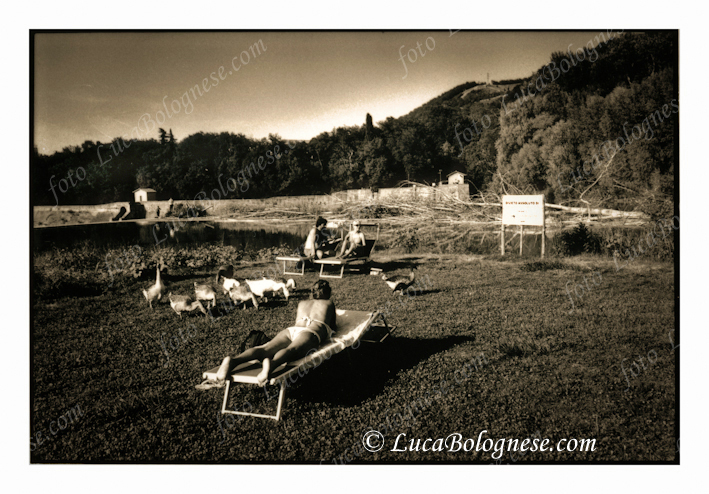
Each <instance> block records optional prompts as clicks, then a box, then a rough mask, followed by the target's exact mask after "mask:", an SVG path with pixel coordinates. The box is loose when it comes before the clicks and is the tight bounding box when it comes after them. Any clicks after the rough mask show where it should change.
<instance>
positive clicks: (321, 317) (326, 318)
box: [217, 280, 336, 386]
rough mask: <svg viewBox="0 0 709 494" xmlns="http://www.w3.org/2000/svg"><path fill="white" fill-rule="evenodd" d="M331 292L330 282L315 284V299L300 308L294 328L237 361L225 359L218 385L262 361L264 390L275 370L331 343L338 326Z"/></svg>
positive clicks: (321, 281) (313, 291)
mask: <svg viewBox="0 0 709 494" xmlns="http://www.w3.org/2000/svg"><path fill="white" fill-rule="evenodd" d="M330 292H331V289H330V284H329V283H328V282H327V281H324V280H319V281H317V282H315V284H314V285H313V287H312V288H311V297H312V299H311V300H304V301H302V302H300V303H299V304H298V311H297V313H296V320H295V325H293V326H291V327H289V328H286V329H284V330H283V331H281V332H280V333H278V334H277V335H276V336H275V338H273V339H272V340H271V341H269V342H268V343H266V344H264V345H261V346H257V347H254V348H250V349H248V350H246V351H245V352H244V353H242V354H240V355H237V356H236V357H234V358H231V357H225V358H224V360H223V361H222V365H221V367H219V371H218V372H217V382H218V383H221V382H224V380H225V379H226V378H227V376H229V375H230V374H231V371H232V370H233V369H234V368H236V367H237V366H238V365H240V364H242V363H244V362H249V361H251V360H260V361H261V362H262V364H263V370H262V371H261V372H260V373H259V374H258V376H257V379H258V384H259V386H265V385H266V383H267V382H268V379H269V377H270V373H271V370H272V369H273V370H275V369H277V368H278V367H279V366H280V365H281V364H284V363H287V362H292V361H295V360H298V359H301V358H303V357H305V356H306V355H307V354H308V352H309V351H311V350H314V349H316V348H318V347H319V346H320V345H321V344H322V343H324V342H325V341H327V340H329V339H330V337H331V336H332V333H333V330H334V328H335V323H336V320H335V304H333V303H332V301H330Z"/></svg>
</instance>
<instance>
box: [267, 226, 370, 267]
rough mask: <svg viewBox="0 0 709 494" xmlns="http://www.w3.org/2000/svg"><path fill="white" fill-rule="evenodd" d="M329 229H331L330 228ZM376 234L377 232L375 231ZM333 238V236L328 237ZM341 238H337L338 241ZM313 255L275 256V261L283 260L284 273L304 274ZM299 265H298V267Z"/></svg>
mask: <svg viewBox="0 0 709 494" xmlns="http://www.w3.org/2000/svg"><path fill="white" fill-rule="evenodd" d="M329 230H332V229H331V228H330V229H329ZM377 234H378V233H377ZM330 238H333V237H330ZM339 240H341V239H338V241H339ZM314 259H315V258H314V257H312V256H311V257H308V256H298V255H292V256H278V257H276V261H278V262H283V274H284V275H295V276H304V275H305V266H306V264H309V263H310V264H312V262H313V260H314ZM298 266H300V267H298Z"/></svg>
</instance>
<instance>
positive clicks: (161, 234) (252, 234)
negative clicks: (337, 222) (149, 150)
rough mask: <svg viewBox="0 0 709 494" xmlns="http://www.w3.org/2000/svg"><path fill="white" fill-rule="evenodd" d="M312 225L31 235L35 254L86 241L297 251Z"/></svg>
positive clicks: (51, 230) (98, 227)
mask: <svg viewBox="0 0 709 494" xmlns="http://www.w3.org/2000/svg"><path fill="white" fill-rule="evenodd" d="M312 226H313V225H312V221H291V222H284V221H277V222H273V221H259V222H252V221H248V222H247V221H228V222H212V221H209V222H208V221H189V222H187V221H186V222H183V223H178V222H125V223H123V222H120V223H101V224H86V225H73V226H56V227H46V228H34V229H33V232H32V235H33V240H34V250H35V251H43V250H47V249H52V248H71V247H72V246H75V245H77V244H82V243H85V242H90V243H93V244H95V245H96V246H97V247H120V246H126V245H135V244H139V245H141V246H145V247H149V246H151V245H152V246H155V245H179V246H188V245H194V244H204V243H209V244H217V245H233V246H235V247H237V248H239V249H243V250H259V249H263V248H268V247H275V246H281V245H285V246H287V247H289V248H292V249H295V248H296V247H298V246H299V245H300V244H302V243H303V242H304V241H305V237H307V235H308V231H309V230H310V228H312Z"/></svg>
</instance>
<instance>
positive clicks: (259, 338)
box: [239, 330, 270, 353]
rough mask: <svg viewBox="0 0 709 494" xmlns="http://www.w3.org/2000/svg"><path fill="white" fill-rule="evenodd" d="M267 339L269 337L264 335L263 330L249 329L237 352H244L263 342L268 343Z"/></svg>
mask: <svg viewBox="0 0 709 494" xmlns="http://www.w3.org/2000/svg"><path fill="white" fill-rule="evenodd" d="M269 340H270V338H269V337H268V336H266V333H264V332H263V331H257V330H254V331H251V332H250V333H249V334H248V336H247V337H246V339H244V341H242V342H241V346H240V347H239V353H244V352H245V351H246V350H248V349H249V348H253V347H255V346H261V345H263V344H264V343H268V341H269Z"/></svg>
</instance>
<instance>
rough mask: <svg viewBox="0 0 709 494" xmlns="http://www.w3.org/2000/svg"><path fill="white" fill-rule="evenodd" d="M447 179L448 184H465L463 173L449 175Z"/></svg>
mask: <svg viewBox="0 0 709 494" xmlns="http://www.w3.org/2000/svg"><path fill="white" fill-rule="evenodd" d="M447 178H448V183H449V184H464V183H465V173H463V172H453V173H449V174H448V176H447Z"/></svg>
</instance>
